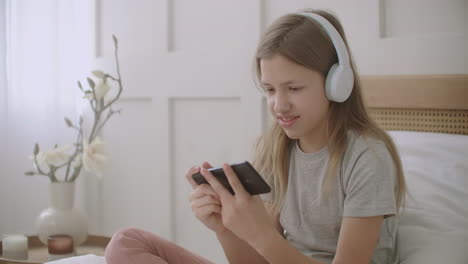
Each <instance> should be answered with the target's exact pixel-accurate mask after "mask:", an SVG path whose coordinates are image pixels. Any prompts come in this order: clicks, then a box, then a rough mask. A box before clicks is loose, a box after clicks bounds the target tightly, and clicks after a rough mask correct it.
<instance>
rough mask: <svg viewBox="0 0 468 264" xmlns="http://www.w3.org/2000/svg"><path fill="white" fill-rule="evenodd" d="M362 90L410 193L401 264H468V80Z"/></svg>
mask: <svg viewBox="0 0 468 264" xmlns="http://www.w3.org/2000/svg"><path fill="white" fill-rule="evenodd" d="M363 88H364V91H363V94H364V96H365V101H366V103H367V107H368V109H369V111H370V114H371V116H372V117H373V119H374V120H375V121H377V122H378V123H379V124H380V126H381V127H383V128H385V129H386V130H387V131H388V132H389V134H390V135H391V137H392V138H393V140H394V142H395V144H396V146H397V148H398V151H399V153H400V157H401V159H402V164H403V170H404V173H405V178H406V181H407V185H408V190H409V194H408V195H407V198H406V206H405V208H404V210H403V211H402V213H401V217H400V223H399V230H398V241H397V244H398V247H399V249H400V263H401V264H416V263H425V264H431V263H453V264H455V263H460V264H461V263H468V205H467V202H468V75H436V76H393V77H388V76H381V77H375V76H373V77H365V78H363Z"/></svg>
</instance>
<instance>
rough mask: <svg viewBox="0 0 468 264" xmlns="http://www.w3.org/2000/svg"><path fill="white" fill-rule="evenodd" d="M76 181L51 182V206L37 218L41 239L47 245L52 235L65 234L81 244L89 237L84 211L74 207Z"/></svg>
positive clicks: (38, 234)
mask: <svg viewBox="0 0 468 264" xmlns="http://www.w3.org/2000/svg"><path fill="white" fill-rule="evenodd" d="M74 200H75V183H74V182H51V183H49V208H46V209H44V210H43V211H42V212H41V213H40V214H39V216H38V217H37V219H36V231H37V236H38V237H39V240H40V241H41V242H42V243H44V244H45V245H47V238H48V237H49V236H51V235H57V234H65V235H69V236H71V237H72V238H73V244H74V245H75V246H79V245H80V244H82V243H83V242H85V241H86V239H87V237H88V221H87V218H86V216H85V215H84V213H82V212H81V211H79V210H78V209H76V208H74Z"/></svg>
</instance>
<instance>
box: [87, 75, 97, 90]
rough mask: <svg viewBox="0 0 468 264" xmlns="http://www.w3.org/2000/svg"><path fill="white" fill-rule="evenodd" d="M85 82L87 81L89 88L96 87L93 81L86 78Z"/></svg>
mask: <svg viewBox="0 0 468 264" xmlns="http://www.w3.org/2000/svg"><path fill="white" fill-rule="evenodd" d="M86 80H88V84H89V87H91V88H92V89H94V86H96V84H95V83H94V81H93V79H91V78H89V77H88V78H86Z"/></svg>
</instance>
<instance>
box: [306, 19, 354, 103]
mask: <svg viewBox="0 0 468 264" xmlns="http://www.w3.org/2000/svg"><path fill="white" fill-rule="evenodd" d="M299 14H300V15H303V16H306V17H308V18H311V19H313V20H314V21H317V22H318V23H319V24H320V25H321V26H322V28H323V29H324V30H325V32H326V33H327V34H328V36H329V37H330V39H331V41H332V43H333V46H334V47H335V50H336V54H337V55H338V63H336V64H334V65H332V66H331V67H330V70H329V71H328V74H327V76H326V79H325V94H326V96H327V98H328V100H330V101H335V102H338V103H341V102H344V101H346V99H348V97H349V96H350V95H351V92H352V91H353V86H354V74H353V70H352V69H351V65H350V62H349V53H348V49H347V48H346V45H345V43H344V41H343V38H341V35H340V33H338V31H337V30H336V28H335V27H334V26H333V25H332V24H331V23H330V22H329V21H328V20H327V19H325V18H324V17H322V16H320V15H317V14H315V13H299Z"/></svg>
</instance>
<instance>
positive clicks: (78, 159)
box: [72, 153, 83, 168]
mask: <svg viewBox="0 0 468 264" xmlns="http://www.w3.org/2000/svg"><path fill="white" fill-rule="evenodd" d="M82 159H83V154H81V153H80V154H78V155H76V157H75V158H74V159H73V161H72V167H73V168H78V167H80V166H81V164H83V162H82Z"/></svg>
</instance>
